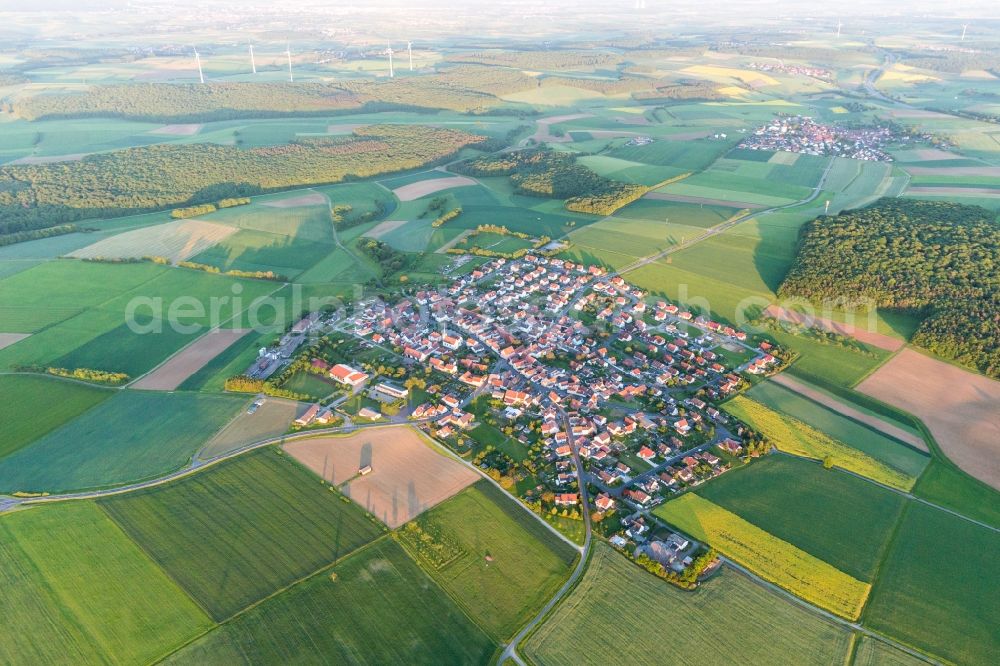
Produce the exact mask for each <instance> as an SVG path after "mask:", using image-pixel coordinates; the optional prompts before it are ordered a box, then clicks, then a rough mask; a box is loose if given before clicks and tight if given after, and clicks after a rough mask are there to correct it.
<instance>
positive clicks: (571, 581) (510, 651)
mask: <svg viewBox="0 0 1000 666" xmlns="http://www.w3.org/2000/svg"><path fill="white" fill-rule="evenodd" d="M559 411H560V415H561V416H562V419H563V428H564V429H565V431H566V436H567V437H568V438H569V442H570V446H571V447H572V449H573V463H574V464H575V465H576V478H577V481H578V483H579V486H580V508H581V509H582V510H583V523H584V526H585V527H586V536H585V537H584V540H583V550H582V551H581V552H580V561H579V562H577V563H576V568H575V569H573V573H572V574H571V575H570V577H569V578H568V579H567V580H566V582H565V583H563V586H562V587H560V588H559V591H558V592H556V593H555V595H554V596H553V597H552V598H551V599H549V601H548V603H546V604H545V606H544V607H542V610H540V611H538V614H537V615H535V617H534V618H533V619H532V620H531V622H529V623H528V624H527V625H525V626H524V627H523V628H522V629H521V631H519V632H517V635H516V636H514V638H513V640H511V642H510V643H508V644H507V647H506V648H504V651H503V654H501V655H500V659H499V660H498V661H497V663H499V664H503V662H505V661H506V660H507V659H512V660H513V661H514V662H515V663H517V664H520V666H525V663H524V661H523V660H522V659H521V656H520V655H519V654H518V653H517V646H518V645H520V643H521V641H523V640H524V637H525V636H527V635H528V634H529V633H530V632H531V631H532V630H533V629H534V628H535V627H536V626H538V624H539V623H540V622H542V620H544V619H545V617H546V616H547V615H548V614H549V611H551V610H552V609H553V608H554V607H555V606H556V604H558V603H559V602H560V601H562V599H563V597H565V596H566V594H567V593H568V592H569V591H570V590H571V589H573V586H575V585H576V582H577V581H578V580H579V579H580V576H582V575H583V572H584V571H585V570H586V569H587V564H588V563H589V561H590V545H591V528H590V498H588V497H587V483H586V481H585V479H586V476H585V474H584V469H583V461H582V460H580V450H579V449H578V448H577V446H576V444H575V443H574V442H573V428H572V427H571V426H570V423H569V417H567V416H566V413H565V412H563V411H562V410H559ZM547 524H548V523H546V525H547Z"/></svg>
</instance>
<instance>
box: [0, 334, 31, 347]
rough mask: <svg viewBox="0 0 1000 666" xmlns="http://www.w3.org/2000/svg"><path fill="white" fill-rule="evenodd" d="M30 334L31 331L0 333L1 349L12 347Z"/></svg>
mask: <svg viewBox="0 0 1000 666" xmlns="http://www.w3.org/2000/svg"><path fill="white" fill-rule="evenodd" d="M29 335H31V333H0V349H3V348H4V347H10V346H11V345H12V344H14V343H15V342H20V341H21V340H24V339H25V338H26V337H28V336H29Z"/></svg>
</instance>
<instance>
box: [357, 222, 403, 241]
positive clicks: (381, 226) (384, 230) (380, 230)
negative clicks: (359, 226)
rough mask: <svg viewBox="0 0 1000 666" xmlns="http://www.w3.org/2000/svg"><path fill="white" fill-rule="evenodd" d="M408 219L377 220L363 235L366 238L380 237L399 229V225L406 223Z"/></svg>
mask: <svg viewBox="0 0 1000 666" xmlns="http://www.w3.org/2000/svg"><path fill="white" fill-rule="evenodd" d="M407 222H408V220H385V221H384V222H379V223H378V224H377V225H375V226H374V227H372V228H371V229H369V230H368V231H367V232H365V233H364V234H363V235H364V236H366V237H368V238H374V239H376V240H378V239H380V238H382V236H385V235H386V234H388V233H391V232H393V231H395V230H396V229H399V228H400V227H401V226H403V225H404V224H406V223H407Z"/></svg>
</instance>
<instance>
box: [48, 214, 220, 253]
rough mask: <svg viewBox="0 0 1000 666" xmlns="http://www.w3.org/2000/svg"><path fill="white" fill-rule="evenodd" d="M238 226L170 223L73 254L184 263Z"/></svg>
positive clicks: (140, 230)
mask: <svg viewBox="0 0 1000 666" xmlns="http://www.w3.org/2000/svg"><path fill="white" fill-rule="evenodd" d="M236 231H237V229H236V227H231V226H229V225H226V224H216V223H214V222H204V221H202V220H194V219H192V220H184V221H183V222H166V223H165V224H157V225H153V226H151V227H143V228H142V229H135V230H133V231H126V232H125V233H121V234H118V235H116V236H112V237H110V238H105V239H104V240H100V241H97V242H96V243H93V244H92V245H88V246H87V247H84V248H80V249H79V250H76V251H74V252H70V253H69V254H68V255H66V256H68V257H73V258H75V259H95V258H98V257H110V258H139V257H150V256H155V257H166V258H167V259H169V260H170V261H172V262H174V263H176V262H178V261H184V260H185V259H187V258H188V257H192V256H194V255H196V254H198V253H200V252H203V251H205V250H207V249H208V248H210V247H212V246H213V245H215V244H217V243H219V242H221V241H223V240H225V239H226V238H228V237H229V236H231V235H232V234H234V233H236Z"/></svg>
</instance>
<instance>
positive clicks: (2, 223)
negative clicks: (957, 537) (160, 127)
mask: <svg viewBox="0 0 1000 666" xmlns="http://www.w3.org/2000/svg"><path fill="white" fill-rule="evenodd" d="M479 138H480V137H478V136H475V135H472V134H468V133H465V132H461V131H457V130H450V129H442V128H434V127H425V126H420V125H376V126H369V127H362V128H358V129H356V130H355V133H354V136H350V137H328V138H318V139H304V140H301V141H297V142H295V143H291V144H287V145H281V146H265V147H260V148H252V149H249V150H242V149H240V148H237V147H235V146H220V145H216V144H187V145H174V144H169V145H152V146H143V147H137V148H128V149H126V150H120V151H115V152H111V153H102V154H98V155H91V156H89V157H86V158H84V159H82V160H80V161H77V162H60V163H51V164H31V165H27V164H25V165H5V166H0V234H7V233H15V232H19V231H27V230H31V229H40V228H45V227H51V226H56V225H59V224H65V223H67V222H73V221H75V220H79V219H84V218H91V217H106V216H114V215H122V214H128V213H135V212H145V211H151V210H158V209H163V208H168V207H173V206H177V205H193V204H199V203H207V202H213V201H218V200H220V199H224V198H231V197H245V196H248V195H251V194H258V193H261V192H266V191H270V190H279V189H284V188H288V187H293V186H301V185H316V184H322V183H333V182H338V181H344V180H353V179H356V178H366V177H370V176H376V175H379V174H383V173H388V172H392V171H400V170H406V169H413V168H416V167H419V166H424V165H426V164H428V163H431V162H435V161H438V160H440V159H442V158H444V157H447V156H448V155H451V154H453V153H454V152H455V151H457V150H458V149H460V148H462V147H463V146H467V145H469V144H472V143H475V142H476V141H478V140H479Z"/></svg>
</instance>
